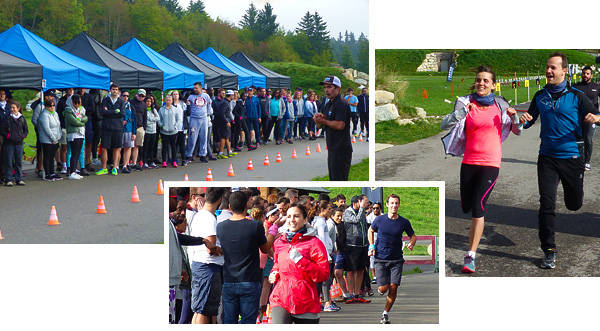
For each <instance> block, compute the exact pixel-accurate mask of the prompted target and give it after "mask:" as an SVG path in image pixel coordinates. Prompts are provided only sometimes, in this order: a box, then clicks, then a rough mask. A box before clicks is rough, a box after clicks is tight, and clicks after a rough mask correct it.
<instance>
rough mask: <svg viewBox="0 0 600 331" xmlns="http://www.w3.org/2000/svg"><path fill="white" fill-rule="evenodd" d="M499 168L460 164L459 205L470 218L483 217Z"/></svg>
mask: <svg viewBox="0 0 600 331" xmlns="http://www.w3.org/2000/svg"><path fill="white" fill-rule="evenodd" d="M499 172H500V169H499V168H496V167H488V166H479V165H472V164H464V163H463V164H462V165H461V167H460V204H461V206H462V210H463V213H465V214H468V213H469V212H471V217H474V218H479V217H483V216H484V211H485V204H486V202H487V199H488V198H489V196H490V194H491V193H492V189H493V188H494V185H495V184H496V179H498V173H499Z"/></svg>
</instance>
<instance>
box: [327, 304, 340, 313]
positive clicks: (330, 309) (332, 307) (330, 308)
mask: <svg viewBox="0 0 600 331" xmlns="http://www.w3.org/2000/svg"><path fill="white" fill-rule="evenodd" d="M340 309H342V308H340V307H338V306H336V305H335V304H334V303H333V302H332V303H331V304H330V305H329V306H325V308H323V311H324V312H336V311H340Z"/></svg>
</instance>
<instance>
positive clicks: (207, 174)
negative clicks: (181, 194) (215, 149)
mask: <svg viewBox="0 0 600 331" xmlns="http://www.w3.org/2000/svg"><path fill="white" fill-rule="evenodd" d="M186 177H187V175H186ZM206 181H207V182H212V181H213V177H212V171H210V168H208V171H207V172H206Z"/></svg>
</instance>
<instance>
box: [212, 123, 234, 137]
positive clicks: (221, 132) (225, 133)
mask: <svg viewBox="0 0 600 331" xmlns="http://www.w3.org/2000/svg"><path fill="white" fill-rule="evenodd" d="M213 130H215V135H216V136H217V138H218V139H229V137H231V128H230V127H227V124H217V125H213Z"/></svg>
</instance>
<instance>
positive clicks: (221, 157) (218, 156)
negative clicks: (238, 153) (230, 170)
mask: <svg viewBox="0 0 600 331" xmlns="http://www.w3.org/2000/svg"><path fill="white" fill-rule="evenodd" d="M217 158H218V159H228V158H229V157H228V156H227V155H223V154H219V155H217Z"/></svg>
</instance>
